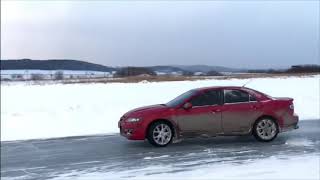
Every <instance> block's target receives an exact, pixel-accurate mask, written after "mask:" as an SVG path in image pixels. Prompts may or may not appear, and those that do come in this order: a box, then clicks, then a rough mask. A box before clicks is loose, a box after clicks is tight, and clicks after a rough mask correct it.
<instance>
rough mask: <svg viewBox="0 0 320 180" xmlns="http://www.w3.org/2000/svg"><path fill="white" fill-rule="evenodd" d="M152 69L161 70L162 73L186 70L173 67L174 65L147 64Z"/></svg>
mask: <svg viewBox="0 0 320 180" xmlns="http://www.w3.org/2000/svg"><path fill="white" fill-rule="evenodd" d="M148 68H150V69H151V70H153V71H157V72H163V73H172V72H184V71H186V70H184V69H181V68H178V67H174V66H149V67H148Z"/></svg>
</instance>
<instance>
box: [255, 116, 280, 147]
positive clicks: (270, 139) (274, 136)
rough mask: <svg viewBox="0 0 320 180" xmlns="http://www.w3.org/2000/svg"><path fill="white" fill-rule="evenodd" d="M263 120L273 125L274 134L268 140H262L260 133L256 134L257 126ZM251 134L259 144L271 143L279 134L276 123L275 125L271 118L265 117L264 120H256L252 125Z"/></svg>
mask: <svg viewBox="0 0 320 180" xmlns="http://www.w3.org/2000/svg"><path fill="white" fill-rule="evenodd" d="M264 120H266V121H270V122H273V123H274V125H275V134H274V135H273V136H271V137H270V138H268V139H266V138H263V137H262V136H261V132H260V133H259V132H258V131H259V130H258V125H259V124H260V123H262V121H264ZM252 134H253V136H254V137H255V138H256V139H257V140H258V141H261V142H270V141H273V140H274V139H275V138H276V137H277V136H278V134H279V127H278V123H277V122H276V121H275V120H274V119H272V118H267V117H266V118H261V119H258V120H257V121H256V122H255V123H254V125H253V129H252Z"/></svg>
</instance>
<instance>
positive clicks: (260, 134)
mask: <svg viewBox="0 0 320 180" xmlns="http://www.w3.org/2000/svg"><path fill="white" fill-rule="evenodd" d="M278 133H279V129H278V125H277V123H276V122H275V121H274V120H273V119H268V118H263V119H260V120H258V121H257V122H256V123H255V124H254V126H253V135H254V137H255V138H256V139H257V140H259V141H262V142H269V141H272V140H274V139H275V138H276V137H277V135H278Z"/></svg>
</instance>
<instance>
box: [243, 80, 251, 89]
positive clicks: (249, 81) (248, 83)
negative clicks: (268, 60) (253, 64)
mask: <svg viewBox="0 0 320 180" xmlns="http://www.w3.org/2000/svg"><path fill="white" fill-rule="evenodd" d="M251 81H253V79H250V80H249V81H247V82H246V83H244V84H243V86H242V87H245V86H246V85H247V84H249V83H250V82H251Z"/></svg>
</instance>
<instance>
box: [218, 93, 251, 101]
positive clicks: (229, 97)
mask: <svg viewBox="0 0 320 180" xmlns="http://www.w3.org/2000/svg"><path fill="white" fill-rule="evenodd" d="M224 102H225V103H241V102H249V94H248V93H247V92H244V91H240V90H224Z"/></svg>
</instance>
